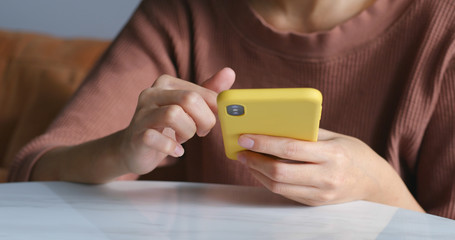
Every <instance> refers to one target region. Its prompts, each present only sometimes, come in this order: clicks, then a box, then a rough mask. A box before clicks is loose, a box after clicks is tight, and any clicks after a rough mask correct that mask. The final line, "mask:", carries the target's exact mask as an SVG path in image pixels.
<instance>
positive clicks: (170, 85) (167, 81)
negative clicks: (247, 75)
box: [152, 68, 235, 114]
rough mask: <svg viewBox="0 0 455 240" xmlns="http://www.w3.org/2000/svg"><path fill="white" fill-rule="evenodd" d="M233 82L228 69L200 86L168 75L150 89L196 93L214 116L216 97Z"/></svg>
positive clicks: (160, 78) (230, 70)
mask: <svg viewBox="0 0 455 240" xmlns="http://www.w3.org/2000/svg"><path fill="white" fill-rule="evenodd" d="M234 81H235V72H234V71H233V70H232V69H230V68H223V69H222V70H220V71H218V72H217V73H216V74H214V75H213V76H212V77H210V78H209V79H207V80H206V81H204V82H203V83H202V85H201V86H199V85H197V84H194V83H191V82H188V81H185V80H182V79H179V78H176V77H172V76H170V75H162V76H161V77H159V78H158V79H157V80H156V81H155V83H154V84H153V85H152V87H157V88H162V89H167V90H188V91H194V92H196V93H198V94H199V95H200V96H201V97H202V98H203V99H204V101H205V102H206V103H207V105H208V106H209V107H210V110H212V112H213V113H214V114H216V112H217V104H216V97H217V95H218V93H220V92H221V91H224V90H227V89H229V88H230V87H231V86H232V84H234Z"/></svg>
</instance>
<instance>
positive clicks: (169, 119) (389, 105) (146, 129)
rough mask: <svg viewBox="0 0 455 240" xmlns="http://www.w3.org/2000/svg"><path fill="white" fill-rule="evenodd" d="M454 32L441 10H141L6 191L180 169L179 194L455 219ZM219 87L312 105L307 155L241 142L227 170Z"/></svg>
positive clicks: (329, 6) (274, 3) (285, 143)
mask: <svg viewBox="0 0 455 240" xmlns="http://www.w3.org/2000/svg"><path fill="white" fill-rule="evenodd" d="M454 23H455V4H454V2H453V1H451V0H441V1H430V0H414V1H412V0H402V1H393V0H377V1H374V2H373V1H372V0H358V1H354V0H353V1H336V3H334V1H331V0H312V1H309V0H308V1H291V0H268V1H260V0H257V1H256V0H244V1H242V0H235V1H232V0H229V1H215V0H191V1H178V0H172V1H170V0H165V1H164V0H162V1H159V0H150V1H144V2H143V3H142V4H141V5H140V7H139V8H138V10H137V12H136V13H135V14H134V16H133V17H132V19H131V21H130V22H129V23H128V25H127V26H126V27H125V28H124V30H123V31H122V33H121V34H120V35H119V37H118V38H117V39H116V40H115V42H114V43H113V45H112V46H111V48H110V49H109V50H108V51H107V53H106V54H105V56H104V57H103V58H102V60H101V61H100V63H99V64H98V65H97V67H96V68H95V69H94V70H93V72H92V73H91V74H90V76H89V77H88V79H87V80H86V81H85V83H84V84H83V86H82V87H81V88H80V89H79V91H78V92H77V94H76V96H75V97H74V99H73V100H72V101H71V103H70V104H69V105H68V106H67V108H66V109H65V110H64V111H63V113H62V114H61V115H60V116H59V118H58V119H57V120H56V121H55V122H54V124H53V125H52V126H51V128H50V129H49V130H48V131H47V133H46V134H44V135H43V136H41V137H40V138H38V139H36V140H35V141H33V142H32V143H30V144H29V145H28V146H26V147H25V148H24V149H23V150H22V151H21V153H20V154H19V155H18V157H17V159H16V161H15V163H14V165H13V169H12V173H11V175H10V180H12V181H25V180H62V181H74V182H86V183H105V182H109V181H112V180H114V179H134V178H136V177H137V176H138V175H143V174H147V173H150V172H152V171H153V170H155V169H156V168H159V167H160V166H164V165H167V164H172V162H174V160H175V159H174V160H173V158H180V160H178V161H184V162H185V169H184V172H185V179H186V180H187V181H197V182H213V183H226V184H239V185H260V184H262V185H264V186H265V187H267V188H268V189H270V190H271V191H273V192H275V193H278V194H281V195H283V196H285V197H287V198H290V199H293V200H295V201H298V202H301V203H303V204H307V205H312V206H315V205H324V204H334V203H340V202H347V201H353V200H368V201H374V202H378V203H383V204H388V205H392V206H398V207H402V208H407V209H412V210H416V211H427V212H429V213H433V214H437V215H440V216H444V217H449V218H455V208H454V204H455V181H453V175H454V173H455V129H454V126H455V124H454V123H455V111H454V110H453V109H454V104H455V58H454V52H455V24H454ZM226 67H229V68H226ZM220 69H221V70H220ZM150 86H151V87H150ZM231 86H232V87H233V88H264V87H266V88H271V87H313V88H317V89H319V90H320V91H321V92H322V94H323V96H324V105H323V113H322V119H321V124H320V126H321V128H322V129H321V130H320V133H319V139H318V142H316V143H311V142H304V141H297V140H293V139H286V138H279V137H271V136H260V135H251V134H245V135H242V136H241V137H240V138H239V144H240V145H242V146H244V147H245V148H247V149H249V151H245V152H242V153H240V154H239V155H238V158H239V160H240V161H232V160H228V159H226V158H225V156H224V151H223V145H222V140H221V134H220V130H219V126H218V125H217V124H216V118H215V115H214V112H215V110H216V103H215V99H216V95H217V93H218V92H220V91H222V90H225V89H229V88H231ZM325 129H327V130H325ZM194 135H197V136H194ZM182 144H184V145H183V146H182ZM289 160H291V161H289Z"/></svg>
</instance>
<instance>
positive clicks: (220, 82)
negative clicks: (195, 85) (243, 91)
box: [201, 67, 235, 93]
mask: <svg viewBox="0 0 455 240" xmlns="http://www.w3.org/2000/svg"><path fill="white" fill-rule="evenodd" d="M234 81H235V72H234V70H232V68H228V67H225V68H223V69H221V70H220V71H219V72H217V73H215V75H213V76H212V77H210V78H209V79H207V80H206V81H205V82H203V83H202V84H201V85H202V86H203V87H205V88H207V89H210V90H212V91H214V92H216V93H220V92H222V91H224V90H227V89H229V88H231V87H232V85H233V84H234Z"/></svg>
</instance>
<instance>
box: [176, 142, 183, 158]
mask: <svg viewBox="0 0 455 240" xmlns="http://www.w3.org/2000/svg"><path fill="white" fill-rule="evenodd" d="M184 152H185V149H183V147H182V145H180V144H179V145H177V146H176V147H175V150H174V154H175V155H176V156H177V157H181V156H182V155H183V153H184Z"/></svg>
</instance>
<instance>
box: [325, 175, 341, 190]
mask: <svg viewBox="0 0 455 240" xmlns="http://www.w3.org/2000/svg"><path fill="white" fill-rule="evenodd" d="M340 179H341V178H340V177H339V176H338V175H331V176H329V177H326V178H325V179H324V180H323V185H324V187H325V188H326V189H330V190H333V189H337V188H339V186H340V185H341V180H340Z"/></svg>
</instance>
